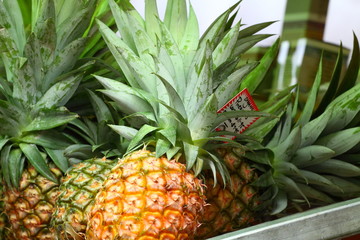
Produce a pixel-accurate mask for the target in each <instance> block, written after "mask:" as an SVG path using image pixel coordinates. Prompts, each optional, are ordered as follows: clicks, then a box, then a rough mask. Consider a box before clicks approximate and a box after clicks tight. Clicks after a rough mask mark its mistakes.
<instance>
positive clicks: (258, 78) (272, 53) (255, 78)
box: [240, 38, 280, 94]
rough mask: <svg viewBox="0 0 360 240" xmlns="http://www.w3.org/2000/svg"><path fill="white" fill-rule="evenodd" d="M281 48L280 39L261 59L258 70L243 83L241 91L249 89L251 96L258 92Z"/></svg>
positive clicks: (251, 73) (250, 74)
mask: <svg viewBox="0 0 360 240" xmlns="http://www.w3.org/2000/svg"><path fill="white" fill-rule="evenodd" d="M279 46H280V39H279V38H278V39H277V40H276V41H275V43H274V44H273V45H272V46H271V47H270V48H269V49H268V50H267V51H266V53H265V55H264V56H263V57H262V58H261V60H260V63H259V65H257V66H256V68H255V69H254V70H252V71H251V72H250V73H249V74H248V75H247V76H246V77H245V79H244V80H243V81H242V82H241V86H240V90H242V89H244V88H247V89H248V91H249V93H250V94H252V93H253V92H254V91H255V90H256V88H257V87H258V86H259V84H260V83H261V82H263V80H264V78H265V76H266V74H267V73H268V72H269V69H270V67H271V65H272V64H273V62H274V60H275V59H276V57H277V53H278V51H279Z"/></svg>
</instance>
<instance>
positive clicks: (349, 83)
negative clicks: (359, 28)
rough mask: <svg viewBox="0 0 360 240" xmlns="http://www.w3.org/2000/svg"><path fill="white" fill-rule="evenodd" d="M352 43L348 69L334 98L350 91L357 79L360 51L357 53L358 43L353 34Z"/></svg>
mask: <svg viewBox="0 0 360 240" xmlns="http://www.w3.org/2000/svg"><path fill="white" fill-rule="evenodd" d="M353 36H354V42H353V49H352V56H351V59H350V63H349V67H348V69H347V71H346V73H345V76H344V79H343V80H342V81H341V83H340V85H339V88H338V90H337V92H336V96H339V95H341V94H342V93H344V92H346V91H347V90H349V89H351V88H352V87H353V86H354V85H355V83H356V80H357V78H358V75H359V68H360V51H359V41H358V39H357V37H356V35H355V33H353Z"/></svg>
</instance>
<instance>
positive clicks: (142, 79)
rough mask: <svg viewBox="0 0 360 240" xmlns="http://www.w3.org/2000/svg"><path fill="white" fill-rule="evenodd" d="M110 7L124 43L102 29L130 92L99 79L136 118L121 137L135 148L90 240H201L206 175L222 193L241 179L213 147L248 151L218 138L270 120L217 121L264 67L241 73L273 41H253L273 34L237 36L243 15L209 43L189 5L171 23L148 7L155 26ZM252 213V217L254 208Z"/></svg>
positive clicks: (100, 197)
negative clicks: (255, 48)
mask: <svg viewBox="0 0 360 240" xmlns="http://www.w3.org/2000/svg"><path fill="white" fill-rule="evenodd" d="M109 3H110V7H111V9H112V11H113V15H114V17H115V20H116V21H117V25H118V30H119V32H120V35H121V36H122V38H119V37H118V36H117V35H116V34H115V33H114V32H113V31H112V30H111V29H109V28H108V27H106V26H105V25H104V24H103V23H101V22H100V21H99V26H100V27H99V29H100V32H101V34H102V35H103V37H104V39H105V41H106V43H107V45H108V47H109V49H110V50H111V51H112V53H113V55H114V57H115V59H116V60H117V62H118V64H119V66H120V68H121V70H122V71H123V73H124V76H125V77H126V81H127V82H128V84H129V85H126V84H123V83H121V82H119V81H116V80H112V79H109V78H105V77H101V76H95V77H96V78H97V79H98V81H99V82H100V83H101V84H102V85H103V86H104V87H105V90H101V92H103V93H104V94H105V95H106V96H108V97H110V98H111V99H113V100H114V101H115V104H116V105H117V106H118V108H119V109H120V110H121V111H123V112H124V113H125V114H127V115H128V117H127V118H126V121H127V122H128V124H129V125H130V126H120V125H111V127H112V128H113V129H114V130H115V131H116V132H118V133H119V134H120V135H121V136H123V137H125V138H127V139H129V141H130V143H129V145H128V148H127V154H126V155H125V157H124V158H122V159H121V160H120V161H119V163H118V164H117V165H116V166H115V167H114V168H113V170H112V171H111V172H110V174H109V175H108V177H107V180H105V183H104V187H103V188H102V189H101V190H100V192H99V193H98V194H97V195H96V198H95V204H94V205H93V207H92V208H91V210H90V213H89V220H88V227H87V230H86V237H87V238H90V239H118V238H124V239H125V238H126V239H162V238H169V239H193V238H194V237H195V232H196V230H197V228H198V225H199V224H200V223H202V222H203V218H204V215H203V211H204V205H205V196H204V193H203V192H204V186H203V183H202V182H201V181H200V180H199V178H197V176H200V174H201V172H202V170H203V169H205V168H206V169H209V170H210V172H211V174H212V175H213V176H211V178H210V179H211V180H209V181H213V182H214V181H215V182H214V183H215V184H216V181H222V182H224V183H228V182H229V180H230V178H231V176H230V174H229V171H228V170H227V168H226V166H225V163H224V162H223V160H222V159H221V158H220V157H218V156H217V155H216V154H215V153H214V152H215V151H214V150H208V149H207V148H206V147H205V146H206V144H207V143H208V142H210V141H211V142H214V141H215V142H223V141H227V142H228V143H229V145H231V146H236V147H238V148H240V149H242V148H243V145H242V144H240V143H238V142H237V141H233V140H230V139H228V138H224V137H221V135H223V134H224V133H213V132H212V131H213V129H214V128H215V127H216V126H217V125H218V124H220V123H221V122H222V121H224V120H226V119H228V118H232V117H241V116H245V117H247V116H269V115H268V114H265V113H255V112H245V111H236V112H230V113H229V112H227V113H223V114H217V113H216V112H217V110H218V109H219V108H220V107H221V106H222V105H224V104H225V103H226V102H227V101H228V100H229V98H230V97H231V95H232V94H233V91H234V89H236V88H238V87H239V86H240V83H241V80H242V79H243V78H244V76H246V75H247V74H248V73H249V72H250V71H251V70H252V69H254V68H255V67H256V65H257V64H256V63H250V64H246V65H244V66H238V63H239V61H240V55H241V53H242V52H243V51H245V50H246V49H248V48H249V47H251V45H252V44H255V43H256V42H257V41H258V40H260V39H262V38H264V37H266V36H252V34H253V33H255V32H256V31H257V30H259V29H260V28H262V27H264V26H265V25H266V24H264V25H261V26H256V27H253V28H248V29H245V30H243V31H239V28H240V23H237V24H234V26H233V27H231V25H232V23H233V20H234V19H233V18H232V17H230V14H231V12H232V11H233V10H234V9H235V8H236V6H237V5H235V6H233V7H232V8H231V9H229V10H228V11H226V12H225V13H224V14H223V15H221V16H220V17H219V18H218V19H217V20H216V21H215V22H214V23H213V24H212V25H211V26H210V28H209V29H208V31H207V32H206V33H205V34H204V35H203V37H202V38H201V39H200V40H199V38H198V28H197V20H196V16H195V14H194V11H193V9H192V8H191V7H190V13H189V16H187V11H186V2H185V1H169V2H168V6H167V10H166V13H165V19H164V22H162V21H160V20H159V18H158V17H157V16H158V14H157V9H156V1H146V15H145V21H144V20H143V19H142V18H141V17H140V15H139V14H138V13H137V12H136V11H135V10H134V8H133V7H132V6H131V5H130V4H129V3H127V2H123V3H122V4H121V5H120V7H119V6H117V5H116V4H115V3H114V2H113V1H109ZM174 19H177V20H176V21H173V20H174ZM267 25H268V24H267ZM240 36H241V37H244V36H246V37H247V40H248V41H249V42H244V41H243V39H242V38H240ZM229 134H231V133H229ZM235 135H236V134H235ZM219 146H220V145H219ZM138 148H141V150H137V149H138ZM246 168H247V167H244V169H246ZM216 175H218V176H219V177H215V176H216ZM248 180H249V181H250V179H248ZM207 182H208V181H207ZM154 183H157V184H154ZM234 185H235V184H234ZM244 190H245V188H244ZM246 190H248V191H249V193H250V192H251V191H252V190H250V189H248V188H246ZM254 199H255V198H254ZM244 200H246V201H248V203H249V202H253V201H252V200H250V199H249V198H248V199H244ZM254 202H256V201H254ZM254 205H255V204H254ZM247 208H248V209H249V211H252V209H251V208H252V206H251V205H250V204H249V205H248V206H247ZM244 212H246V214H247V215H248V214H249V213H247V211H244ZM205 215H206V214H205ZM250 218H251V217H250ZM250 218H249V221H251V219H250ZM236 221H237V220H236Z"/></svg>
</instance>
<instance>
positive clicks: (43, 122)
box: [21, 110, 78, 132]
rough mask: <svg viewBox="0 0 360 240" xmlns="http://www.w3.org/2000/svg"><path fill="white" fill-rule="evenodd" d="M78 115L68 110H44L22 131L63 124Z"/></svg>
mask: <svg viewBox="0 0 360 240" xmlns="http://www.w3.org/2000/svg"><path fill="white" fill-rule="evenodd" d="M77 117H78V115H77V114H76V113H69V112H67V111H55V110H51V111H49V110H48V111H42V112H40V113H38V115H37V116H35V118H34V119H33V120H32V121H31V122H30V124H29V125H27V126H26V127H25V128H23V129H21V130H22V132H31V131H40V130H47V129H52V128H55V127H58V126H62V125H64V124H66V123H68V122H70V121H72V120H74V119H75V118H77Z"/></svg>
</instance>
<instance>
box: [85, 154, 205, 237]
mask: <svg viewBox="0 0 360 240" xmlns="http://www.w3.org/2000/svg"><path fill="white" fill-rule="evenodd" d="M204 205H205V197H204V195H203V186H202V184H201V181H200V180H199V179H197V178H196V177H195V176H194V175H193V174H191V173H188V172H186V169H185V165H184V164H181V163H179V162H176V160H175V159H173V160H169V159H167V158H166V157H159V158H158V157H156V155H155V153H154V152H150V151H148V150H145V149H143V150H139V151H135V152H132V153H130V154H129V155H127V156H126V157H124V158H123V159H122V160H121V161H120V162H119V164H118V165H117V166H116V167H115V168H114V169H113V170H112V171H111V173H110V174H109V176H108V178H107V180H106V181H105V182H104V188H103V189H102V190H101V191H100V193H99V194H98V195H97V196H96V199H95V204H94V205H93V207H92V208H91V212H90V219H89V225H88V229H87V231H86V236H87V238H89V239H118V238H123V239H141V238H146V239H168V238H169V239H191V238H192V237H193V234H194V232H195V230H196V228H197V226H198V224H199V218H200V217H201V216H202V211H203V206H204Z"/></svg>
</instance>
